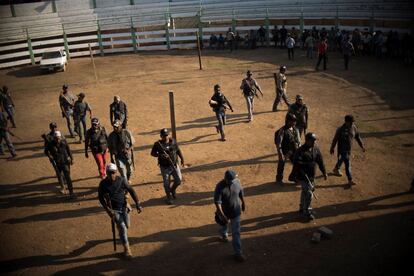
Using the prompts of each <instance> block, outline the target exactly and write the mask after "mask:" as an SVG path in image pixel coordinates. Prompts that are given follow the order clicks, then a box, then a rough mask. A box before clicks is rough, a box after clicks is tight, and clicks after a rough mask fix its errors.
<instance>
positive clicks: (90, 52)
mask: <svg viewBox="0 0 414 276" xmlns="http://www.w3.org/2000/svg"><path fill="white" fill-rule="evenodd" d="M88 46H89V54H90V56H91V60H92V67H93V73H94V75H95V81H98V74H97V73H96V66H95V60H94V59H93V54H92V48H91V44H90V43H88Z"/></svg>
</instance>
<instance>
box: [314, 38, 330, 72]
mask: <svg viewBox="0 0 414 276" xmlns="http://www.w3.org/2000/svg"><path fill="white" fill-rule="evenodd" d="M327 55H328V43H327V39H326V38H323V39H322V41H321V42H320V43H319V46H318V63H317V64H316V68H315V70H319V65H320V64H321V61H322V59H323V70H326V61H327V59H328V56H327Z"/></svg>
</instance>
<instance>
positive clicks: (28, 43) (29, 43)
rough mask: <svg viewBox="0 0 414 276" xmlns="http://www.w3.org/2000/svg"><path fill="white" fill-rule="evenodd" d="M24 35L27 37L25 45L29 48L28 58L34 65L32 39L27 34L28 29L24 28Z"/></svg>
mask: <svg viewBox="0 0 414 276" xmlns="http://www.w3.org/2000/svg"><path fill="white" fill-rule="evenodd" d="M26 37H27V47H28V48H29V54H30V59H31V60H32V65H35V63H36V61H35V58H34V53H33V47H32V40H31V39H30V36H29V31H28V30H27V28H26Z"/></svg>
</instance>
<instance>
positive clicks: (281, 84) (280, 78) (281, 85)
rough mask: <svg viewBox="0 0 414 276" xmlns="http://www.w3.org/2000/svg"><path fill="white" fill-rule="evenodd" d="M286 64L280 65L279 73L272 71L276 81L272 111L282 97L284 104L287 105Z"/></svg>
mask: <svg viewBox="0 0 414 276" xmlns="http://www.w3.org/2000/svg"><path fill="white" fill-rule="evenodd" d="M285 73H286V66H280V69H279V73H278V74H276V73H274V75H273V76H274V79H275V82H276V98H275V101H274V102H273V108H272V111H273V112H276V111H277V106H278V105H279V103H280V101H281V100H282V99H283V101H284V102H285V104H286V105H287V106H288V107H289V105H290V104H289V100H288V98H287V95H286V87H287V81H286V75H285Z"/></svg>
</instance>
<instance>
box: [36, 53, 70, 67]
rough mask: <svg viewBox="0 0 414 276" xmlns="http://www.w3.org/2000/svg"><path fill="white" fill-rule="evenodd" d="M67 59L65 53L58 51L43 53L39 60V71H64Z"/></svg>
mask: <svg viewBox="0 0 414 276" xmlns="http://www.w3.org/2000/svg"><path fill="white" fill-rule="evenodd" d="M67 65H68V59H67V57H66V52H65V51H63V50H60V49H57V50H54V51H49V52H44V53H43V54H42V58H41V60H40V69H41V70H42V72H50V71H55V70H62V71H66V66H67Z"/></svg>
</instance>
